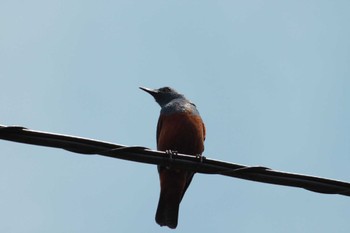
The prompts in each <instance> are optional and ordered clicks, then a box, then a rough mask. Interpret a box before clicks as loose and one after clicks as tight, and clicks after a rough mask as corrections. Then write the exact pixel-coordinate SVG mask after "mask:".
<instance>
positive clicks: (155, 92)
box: [140, 87, 159, 97]
mask: <svg viewBox="0 0 350 233" xmlns="http://www.w3.org/2000/svg"><path fill="white" fill-rule="evenodd" d="M140 89H141V90H143V91H145V92H147V93H148V94H150V95H152V96H153V97H154V96H155V95H156V94H158V93H159V92H158V90H157V89H150V88H147V87H140Z"/></svg>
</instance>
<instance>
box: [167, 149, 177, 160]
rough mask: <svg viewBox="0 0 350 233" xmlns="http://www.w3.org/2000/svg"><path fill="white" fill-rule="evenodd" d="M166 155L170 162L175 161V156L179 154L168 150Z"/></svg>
mask: <svg viewBox="0 0 350 233" xmlns="http://www.w3.org/2000/svg"><path fill="white" fill-rule="evenodd" d="M165 153H166V154H167V155H168V156H169V159H170V160H173V156H174V155H177V154H178V152H177V151H176V150H166V151H165Z"/></svg>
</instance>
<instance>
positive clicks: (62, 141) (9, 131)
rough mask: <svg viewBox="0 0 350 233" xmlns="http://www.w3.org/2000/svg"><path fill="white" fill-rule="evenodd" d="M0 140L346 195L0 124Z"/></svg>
mask: <svg viewBox="0 0 350 233" xmlns="http://www.w3.org/2000/svg"><path fill="white" fill-rule="evenodd" d="M0 139H4V140H9V141H14V142H20V143H26V144H32V145H39V146H46V147H54V148H61V149H65V150H68V151H70V152H74V153H80V154H88V155H92V154H98V155H103V156H107V157H112V158H118V159H124V160H129V161H134V162H141V163H147V164H154V165H164V166H173V167H178V168H182V169H187V170H192V171H195V172H198V173H203V174H219V175H224V176H230V177H234V178H240V179H246V180H251V181H257V182H263V183H269V184H276V185H284V186H291V187H299V188H304V189H307V190H309V191H313V192H318V193H325V194H340V195H344V196H350V183H347V182H343V181H338V180H332V179H327V178H321V177H315V176H308V175H302V174H294V173H287V172H282V171H276V170H272V169H270V168H267V167H261V166H244V165H240V164H234V163H228V162H224V161H218V160H213V159H209V158H206V157H195V156H191V155H185V154H172V155H171V157H170V156H169V154H167V153H166V152H162V151H155V150H151V149H148V148H146V147H141V146H124V145H118V144H113V143H108V142H103V141H97V140H93V139H87V138H81V137H74V136H68V135H62V134H53V133H47V132H40V131H33V130H29V129H27V128H24V127H21V126H2V125H0Z"/></svg>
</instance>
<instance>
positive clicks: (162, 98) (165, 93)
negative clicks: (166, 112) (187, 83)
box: [140, 87, 185, 107]
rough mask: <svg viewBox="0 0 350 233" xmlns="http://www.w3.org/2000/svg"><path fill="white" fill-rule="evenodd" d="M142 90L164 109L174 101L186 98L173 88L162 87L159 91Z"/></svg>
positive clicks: (142, 88) (143, 88) (144, 88)
mask: <svg viewBox="0 0 350 233" xmlns="http://www.w3.org/2000/svg"><path fill="white" fill-rule="evenodd" d="M140 89H141V90H143V91H145V92H147V93H148V94H150V95H152V96H153V98H154V99H155V100H156V102H157V103H158V104H159V105H160V107H164V106H165V105H167V104H168V103H169V102H171V101H172V100H174V99H177V98H185V97H184V96H183V95H182V94H180V93H178V92H177V91H176V90H174V89H173V88H171V87H162V88H159V89H150V88H146V87H140Z"/></svg>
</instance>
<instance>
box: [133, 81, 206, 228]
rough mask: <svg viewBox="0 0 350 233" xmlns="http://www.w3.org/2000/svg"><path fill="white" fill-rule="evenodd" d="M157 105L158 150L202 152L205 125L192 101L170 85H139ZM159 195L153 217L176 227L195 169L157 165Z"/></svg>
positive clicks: (166, 224)
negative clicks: (158, 108)
mask: <svg viewBox="0 0 350 233" xmlns="http://www.w3.org/2000/svg"><path fill="white" fill-rule="evenodd" d="M140 89H141V90H143V91H145V92H147V93H149V94H150V95H151V96H153V98H154V99H155V101H156V102H157V103H158V104H159V105H160V107H161V110H160V116H159V119H158V124H157V135H156V136H157V137H156V138H157V150H159V151H166V152H167V153H170V155H171V153H182V154H188V155H193V156H201V155H202V153H203V151H204V140H205V137H206V128H205V125H204V123H203V120H202V118H201V116H200V114H199V112H198V110H197V107H196V105H195V104H194V103H192V102H191V101H190V100H188V99H187V98H186V97H185V96H184V95H183V94H180V93H179V92H177V91H176V90H175V89H173V88H171V87H162V88H159V89H150V88H146V87H140ZM158 173H159V180H160V196H159V202H158V207H157V211H156V216H155V220H156V222H157V223H158V224H159V225H160V226H167V227H169V228H171V229H175V228H176V227H177V224H178V215H179V207H180V203H181V200H182V198H183V196H184V194H185V192H186V190H187V188H188V186H189V185H190V183H191V181H192V178H193V176H194V172H192V171H188V170H183V169H179V168H174V167H171V166H170V167H169V166H161V165H158Z"/></svg>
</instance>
